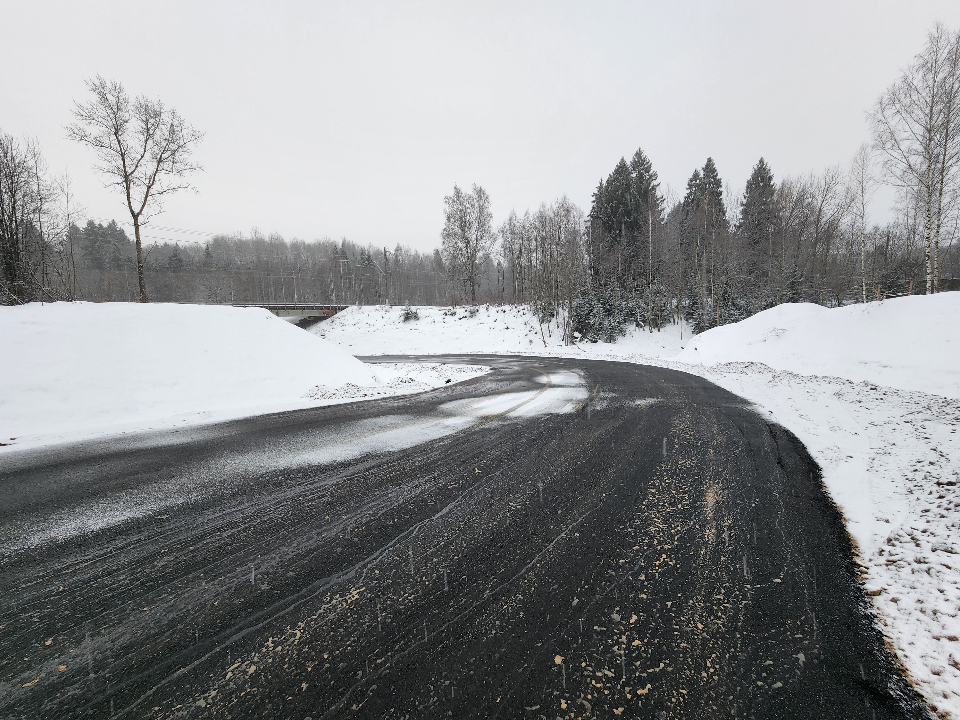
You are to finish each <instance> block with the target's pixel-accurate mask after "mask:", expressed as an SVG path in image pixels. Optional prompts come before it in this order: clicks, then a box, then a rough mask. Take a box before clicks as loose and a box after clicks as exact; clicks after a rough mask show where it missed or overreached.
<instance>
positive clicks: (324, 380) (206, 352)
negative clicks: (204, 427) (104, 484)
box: [0, 303, 482, 449]
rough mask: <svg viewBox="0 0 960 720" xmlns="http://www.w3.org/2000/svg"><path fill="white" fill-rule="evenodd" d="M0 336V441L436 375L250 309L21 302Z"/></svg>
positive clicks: (409, 388) (393, 388) (240, 413)
mask: <svg viewBox="0 0 960 720" xmlns="http://www.w3.org/2000/svg"><path fill="white" fill-rule="evenodd" d="M0 338H3V347H4V350H3V352H2V353H0V444H3V446H4V448H0V449H12V448H22V447H26V446H31V445H40V444H48V443H51V442H62V441H67V440H76V439H80V438H83V437H91V436H95V435H104V434H112V433H118V432H129V431H132V430H143V429H156V428H163V427H171V426H176V425H184V424H194V423H197V422H210V421H219V420H225V419H229V418H237V417H244V416H249V415H256V414H261V413H265V412H275V411H279V410H287V409H294V408H301V407H309V406H314V405H322V404H328V403H330V402H332V401H334V400H341V401H342V400H346V399H354V398H357V397H361V398H362V397H363V396H364V395H368V396H369V394H372V393H373V391H376V392H377V394H378V395H386V394H401V393H408V392H417V391H420V390H423V389H427V388H429V387H435V386H437V385H441V384H443V383H444V381H445V379H446V378H441V377H439V373H437V372H433V373H432V375H431V373H429V372H428V373H427V374H426V375H423V374H421V375H418V376H417V377H415V378H413V379H412V381H411V382H410V383H402V382H400V380H401V378H400V371H398V370H396V369H393V370H391V369H383V370H378V369H376V367H374V366H371V365H367V364H365V363H362V362H360V361H359V360H357V359H356V358H354V357H352V356H351V355H349V354H348V353H347V352H345V351H344V350H343V349H341V348H339V347H337V346H336V345H334V344H333V343H329V342H326V341H324V340H322V339H320V338H318V337H315V336H313V335H311V334H310V333H306V332H304V331H303V330H301V329H299V328H297V327H294V326H293V325H291V324H290V323H288V322H285V321H283V320H281V319H279V318H277V317H274V316H273V315H271V314H270V313H269V312H267V311H266V310H262V309H259V308H231V307H220V306H204V305H168V304H149V305H140V304H133V303H52V304H46V305H40V304H38V303H33V304H30V305H25V306H20V307H0ZM469 372H472V373H473V374H474V375H475V374H478V373H479V372H482V370H476V369H474V370H473V371H469ZM469 372H468V374H469ZM460 375H461V376H462V375H463V373H460ZM461 376H458V380H460V379H464V378H463V377H461ZM448 377H449V376H448ZM347 386H349V387H347ZM344 388H347V389H348V390H352V391H353V393H352V394H351V392H345V391H344V390H343V389H344Z"/></svg>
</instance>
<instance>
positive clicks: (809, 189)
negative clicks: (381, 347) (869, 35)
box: [0, 26, 960, 341]
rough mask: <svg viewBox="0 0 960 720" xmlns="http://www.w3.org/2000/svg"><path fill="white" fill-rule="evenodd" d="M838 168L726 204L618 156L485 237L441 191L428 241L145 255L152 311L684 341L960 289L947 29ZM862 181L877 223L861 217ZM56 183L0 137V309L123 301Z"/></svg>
mask: <svg viewBox="0 0 960 720" xmlns="http://www.w3.org/2000/svg"><path fill="white" fill-rule="evenodd" d="M870 126H871V131H872V136H873V137H872V143H871V144H870V145H869V146H868V145H864V146H862V147H861V148H860V150H859V151H858V152H857V154H856V155H855V157H854V158H853V161H852V162H851V163H850V164H849V165H848V166H847V167H843V168H841V167H839V166H837V167H831V168H827V169H826V170H824V171H822V172H820V173H813V174H810V175H806V176H801V177H783V178H779V179H778V178H777V177H776V175H775V174H774V169H773V168H771V167H770V166H769V165H768V163H767V162H766V161H765V160H764V159H763V158H760V159H759V160H758V161H757V162H756V164H755V166H754V168H753V171H752V172H751V174H750V176H749V177H748V178H747V179H746V184H745V187H744V190H743V191H742V192H733V191H732V190H731V189H730V187H731V186H730V185H729V184H728V183H727V182H725V181H724V179H723V178H722V176H721V172H720V168H718V167H717V165H716V164H715V163H714V161H713V160H712V159H711V158H705V161H704V164H703V166H702V167H700V168H696V169H695V170H693V172H692V173H691V175H690V178H689V180H688V181H687V184H686V187H685V188H684V190H683V194H682V196H673V195H671V193H669V192H667V191H665V190H664V189H663V188H662V187H661V185H660V182H659V178H658V175H657V172H656V170H655V169H654V166H653V163H652V161H651V159H650V158H649V157H648V156H647V155H646V154H645V153H644V152H643V151H642V150H637V151H635V152H634V153H633V154H631V155H630V156H629V159H627V158H623V159H621V160H620V161H619V162H618V163H616V165H615V167H613V168H612V169H611V171H610V173H609V174H608V175H607V176H606V177H605V178H603V179H602V180H601V181H600V182H599V184H598V185H597V186H596V190H595V192H594V193H593V199H592V202H591V205H590V207H589V208H588V209H583V208H580V207H577V206H576V205H575V204H574V203H573V202H571V201H570V200H569V199H567V198H566V197H562V198H559V199H557V200H554V201H552V202H545V203H543V204H542V205H540V207H539V208H536V209H534V210H527V211H524V212H522V213H518V212H511V213H509V215H508V216H507V218H506V220H505V221H504V222H503V223H502V224H500V226H499V227H494V226H493V222H492V217H493V216H492V212H491V202H492V201H491V198H490V197H489V195H488V194H487V193H486V191H485V190H484V189H483V188H482V187H478V186H473V188H472V189H471V190H469V191H468V190H465V189H461V188H459V187H454V189H453V192H452V193H451V195H449V196H447V197H446V198H444V212H445V223H444V225H443V227H442V229H441V228H438V235H439V237H438V240H440V244H439V247H438V248H437V249H436V250H433V251H431V252H420V251H417V250H413V249H411V248H408V247H403V246H400V245H395V246H393V247H385V246H373V245H367V246H363V245H359V244H357V243H354V242H351V241H349V240H346V239H343V240H340V241H333V240H329V239H324V240H319V241H315V242H305V241H301V240H286V239H284V238H282V237H280V236H278V235H276V234H273V235H262V234H260V233H258V232H254V233H251V234H250V235H247V236H239V235H218V236H213V237H211V238H210V239H209V241H207V242H204V243H197V244H194V243H189V244H170V243H163V244H154V245H152V246H147V247H146V248H145V268H146V276H147V284H148V286H149V295H150V299H151V300H153V301H159V302H195V303H279V302H287V303H293V302H318V303H333V304H375V303H376V304H380V303H387V302H389V303H391V304H412V305H418V304H433V305H437V304H462V303H526V304H530V305H531V306H532V307H533V309H534V310H535V312H536V313H537V315H538V317H539V318H540V319H541V321H543V322H547V321H554V322H556V323H557V325H558V327H562V328H563V331H564V333H565V335H566V337H567V338H568V340H570V341H573V340H577V339H584V338H585V339H590V340H598V339H604V340H612V339H614V338H615V337H617V336H618V335H620V334H622V333H623V332H624V330H625V328H626V327H628V326H629V325H635V326H638V327H643V328H648V329H650V330H654V329H658V328H661V327H663V326H664V325H665V324H667V323H675V322H678V321H680V320H681V319H682V320H685V321H687V322H689V323H690V324H691V325H692V327H693V329H694V331H695V332H702V331H704V330H707V329H709V328H711V327H716V326H718V325H723V324H726V323H731V322H736V321H738V320H741V319H743V318H745V317H748V316H750V315H752V314H754V313H757V312H759V311H761V310H764V309H766V308H769V307H773V306H775V305H777V304H779V303H784V302H813V303H819V304H822V305H826V306H831V307H834V306H841V305H846V304H849V303H857V302H869V301H873V300H880V299H883V298H889V297H895V296H899V295H906V294H924V293H934V292H939V291H941V290H955V289H960V286H958V285H957V282H958V280H957V278H960V248H958V247H957V244H956V242H955V241H956V236H957V226H958V217H960V215H958V211H960V202H958V201H960V35H958V34H957V33H953V32H949V31H947V30H946V29H944V28H943V27H942V26H936V27H935V28H934V29H933V30H932V31H931V33H930V35H929V37H928V42H927V46H926V47H925V48H924V50H923V52H922V53H921V54H920V55H918V56H917V57H916V58H915V60H914V62H913V64H912V65H911V66H910V67H909V68H908V69H907V70H906V71H905V73H904V75H903V77H901V78H900V79H899V80H898V81H897V83H895V84H894V85H892V86H891V87H890V88H889V89H888V90H887V91H886V93H885V94H884V95H883V96H882V97H881V98H880V99H879V100H878V101H877V104H876V106H875V107H874V109H873V110H872V112H871V113H870ZM880 182H884V183H886V184H888V185H891V186H893V187H895V188H896V191H897V193H898V200H897V204H896V207H895V209H894V213H893V219H892V220H890V221H889V222H887V223H886V224H884V225H879V224H875V223H871V222H870V213H869V203H870V197H871V195H872V194H873V192H874V190H875V188H876V187H877V185H878V184H879V183H880ZM72 202H73V199H72V196H71V193H70V188H69V183H68V182H67V181H66V180H64V179H56V178H50V177H49V176H48V174H47V172H46V170H45V166H44V163H43V159H42V156H41V154H40V152H39V149H38V148H37V147H36V145H35V144H32V143H19V142H17V141H16V140H15V139H14V138H12V137H10V136H9V135H4V134H3V133H2V132H0V270H2V274H0V303H3V304H18V303H23V302H30V301H35V300H47V301H52V300H68V299H81V300H92V301H108V300H125V301H135V300H136V299H137V298H138V292H137V276H136V264H135V254H134V247H133V243H132V241H131V239H130V238H129V237H128V236H127V234H126V233H125V232H124V231H123V229H122V228H121V227H120V226H119V225H118V224H117V223H115V222H108V223H106V224H100V223H97V222H94V221H92V220H87V221H86V222H85V223H81V224H78V222H77V217H76V211H75V210H72V209H71V203H72Z"/></svg>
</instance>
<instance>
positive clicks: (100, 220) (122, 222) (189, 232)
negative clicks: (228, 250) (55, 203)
mask: <svg viewBox="0 0 960 720" xmlns="http://www.w3.org/2000/svg"><path fill="white" fill-rule="evenodd" d="M87 219H88V220H93V221H95V222H98V223H101V224H103V223H110V222H116V223H117V224H119V225H128V226H130V227H132V226H133V224H132V223H131V222H130V221H128V220H117V219H116V218H100V217H94V216H92V215H88V216H87ZM140 227H141V229H144V228H149V229H151V230H164V231H166V232H175V233H184V234H186V235H204V236H206V237H216V236H217V235H227V234H228V233H212V232H205V231H203V230H185V229H184V228H175V227H165V226H163V225H150V224H146V225H141V226H140ZM152 239H158V240H168V239H169V238H152Z"/></svg>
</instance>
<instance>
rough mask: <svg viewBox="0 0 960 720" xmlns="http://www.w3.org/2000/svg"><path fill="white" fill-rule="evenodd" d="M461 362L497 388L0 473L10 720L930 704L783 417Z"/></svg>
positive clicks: (74, 451)
mask: <svg viewBox="0 0 960 720" xmlns="http://www.w3.org/2000/svg"><path fill="white" fill-rule="evenodd" d="M397 359H398V360H399V359H400V358H397ZM437 359H438V358H436V357H432V358H430V360H431V361H436V360H437ZM442 359H443V360H445V361H451V362H455V361H464V362H470V363H478V362H479V363H483V364H486V365H490V366H492V368H493V371H492V372H491V373H490V374H488V375H486V376H484V377H482V378H478V379H475V380H472V381H469V382H467V383H462V384H459V385H451V386H447V387H444V388H441V389H439V390H435V391H431V392H428V393H424V394H421V395H416V396H408V397H401V398H389V399H381V400H373V401H368V402H362V403H351V404H346V405H336V406H330V407H324V408H318V409H313V410H306V411H297V412H290V413H282V414H277V415H271V416H263V417H257V418H251V419H247V420H242V421H237V422H231V423H225V424H220V425H216V426H210V427H205V428H201V429H194V430H188V431H178V432H169V433H161V434H152V435H142V436H135V437H126V438H123V439H112V440H105V441H100V442H91V443H84V444H79V445H73V446H65V447H58V448H53V449H50V450H45V451H22V452H17V453H7V454H5V455H3V456H0V717H2V718H73V717H77V718H79V717H101V718H106V717H116V718H265V717H266V718H295V719H297V720H304V719H305V718H310V719H311V720H319V719H320V718H340V717H362V718H424V717H438V718H446V717H455V718H458V717H477V718H480V717H491V718H493V717H496V718H551V719H552V718H580V717H611V718H612V717H639V718H711V717H718V718H719V717H752V718H866V719H871V720H872V719H875V718H926V717H930V715H929V714H928V711H927V710H926V708H925V706H924V705H923V704H922V702H921V701H920V700H919V699H918V698H917V696H916V694H915V693H914V692H913V691H912V690H911V689H910V687H909V685H908V684H907V682H906V681H905V679H904V678H903V675H902V674H901V672H900V670H899V669H898V666H897V664H896V662H895V661H894V659H893V658H892V657H891V655H890V653H889V652H888V651H887V649H886V647H885V645H884V642H883V638H882V636H881V634H880V633H879V632H878V631H877V629H876V627H875V624H874V622H873V619H872V617H871V615H870V613H869V605H868V603H867V602H866V599H865V597H864V595H863V589H862V587H861V586H860V584H859V583H858V580H857V577H858V576H857V572H858V571H857V566H856V564H855V562H854V558H853V553H852V550H851V546H850V540H849V538H848V536H847V534H846V531H845V530H844V526H843V522H842V519H841V516H840V514H839V512H838V511H837V509H836V507H835V506H834V505H833V503H832V502H831V501H830V499H829V498H828V497H827V495H826V493H825V491H824V489H823V486H822V484H821V482H820V479H819V474H818V468H817V466H816V464H815V463H814V462H813V461H812V460H811V458H810V457H809V455H808V454H807V453H806V451H805V450H804V448H803V447H802V446H801V445H800V443H799V442H798V441H797V440H796V439H795V438H794V437H793V436H792V435H791V434H790V433H789V432H787V431H786V430H785V429H783V428H781V427H779V426H778V425H776V424H775V423H773V422H772V421H771V420H770V419H768V418H765V417H763V416H762V415H761V414H760V413H758V412H757V411H756V410H755V409H754V408H752V407H751V406H750V405H749V404H748V403H747V402H745V401H744V400H743V399H742V398H739V397H736V396H734V395H732V394H730V393H728V392H726V391H724V390H722V389H720V388H718V387H716V386H714V385H712V384H710V383H708V382H707V381H705V380H703V379H701V378H698V377H694V376H691V375H687V374H684V373H680V372H675V371H670V370H664V369H659V368H651V367H644V366H638V365H632V364H625V363H612V362H596V361H586V360H583V361H580V360H559V359H546V358H513V357H500V356H495V357H477V356H465V357H461V358H457V357H446V358H442ZM378 360H382V359H378ZM403 360H405V361H409V360H410V358H403Z"/></svg>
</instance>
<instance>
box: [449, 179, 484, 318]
mask: <svg viewBox="0 0 960 720" xmlns="http://www.w3.org/2000/svg"><path fill="white" fill-rule="evenodd" d="M443 204H444V206H445V207H444V225H443V231H442V232H441V235H440V236H441V238H442V240H443V245H442V249H441V251H442V255H443V260H444V262H445V263H447V265H448V266H449V267H450V268H452V269H453V270H454V272H457V273H459V274H460V279H461V280H462V281H463V283H464V289H469V295H470V302H471V303H475V302H476V301H477V285H478V283H479V279H480V278H479V271H480V267H481V266H482V264H483V263H484V262H485V261H486V259H487V257H488V256H489V254H490V251H491V250H492V249H493V245H494V242H495V241H496V235H494V232H493V226H492V222H493V213H491V212H490V196H489V195H488V194H487V191H486V190H484V189H483V188H482V187H480V186H478V185H474V186H473V191H472V192H469V193H465V192H463V190H461V189H460V188H459V186H457V185H454V186H453V194H451V195H447V196H446V197H445V198H444V199H443Z"/></svg>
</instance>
